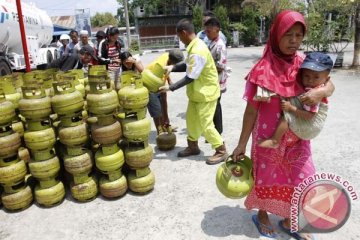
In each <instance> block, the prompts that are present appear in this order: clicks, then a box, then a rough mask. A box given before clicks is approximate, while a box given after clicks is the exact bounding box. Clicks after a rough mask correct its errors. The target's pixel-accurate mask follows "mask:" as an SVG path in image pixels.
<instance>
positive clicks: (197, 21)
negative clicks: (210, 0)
mask: <svg viewBox="0 0 360 240" xmlns="http://www.w3.org/2000/svg"><path fill="white" fill-rule="evenodd" d="M192 13H193V19H192V23H193V24H194V27H195V32H196V33H197V32H199V31H201V29H202V14H203V11H202V9H201V7H199V6H195V7H194V8H193V11H192Z"/></svg>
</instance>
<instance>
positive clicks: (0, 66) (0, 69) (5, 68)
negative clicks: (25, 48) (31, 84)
mask: <svg viewBox="0 0 360 240" xmlns="http://www.w3.org/2000/svg"><path fill="white" fill-rule="evenodd" d="M8 74H11V69H10V67H9V65H8V64H7V63H6V62H5V61H4V60H0V76H5V75H8Z"/></svg>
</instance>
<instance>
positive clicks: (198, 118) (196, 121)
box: [159, 19, 228, 164]
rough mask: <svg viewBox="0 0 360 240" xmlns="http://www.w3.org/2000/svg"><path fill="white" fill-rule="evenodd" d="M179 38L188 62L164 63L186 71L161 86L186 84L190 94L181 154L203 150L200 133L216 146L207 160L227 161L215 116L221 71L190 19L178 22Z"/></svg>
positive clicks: (166, 88)
mask: <svg viewBox="0 0 360 240" xmlns="http://www.w3.org/2000/svg"><path fill="white" fill-rule="evenodd" d="M176 33H177V36H178V37H179V39H180V40H181V41H182V42H183V43H184V44H185V45H186V46H187V47H186V51H187V52H188V56H187V58H186V60H185V63H179V64H176V65H171V66H167V67H165V68H166V70H167V73H170V72H185V71H186V76H185V77H184V78H183V79H181V80H179V81H177V82H176V83H174V84H170V85H166V86H163V87H160V88H159V90H160V91H161V92H166V91H169V90H171V91H175V90H177V89H179V88H181V87H183V86H185V85H186V93H187V96H188V98H189V102H188V107H187V111H186V126H187V132H188V137H187V141H188V147H187V148H185V149H184V150H183V151H180V152H179V153H178V157H187V156H191V155H198V154H200V149H199V146H198V139H199V138H200V136H201V135H203V136H204V137H205V139H206V140H207V141H208V142H209V143H210V144H211V146H212V148H213V149H215V154H214V155H213V156H211V157H209V158H208V159H207V160H206V163H207V164H217V163H220V162H222V161H224V160H225V159H226V158H227V156H228V154H227V152H226V148H225V144H224V141H223V139H222V137H221V136H220V134H219V133H218V131H217V130H216V129H215V126H214V122H213V118H214V113H215V108H216V104H217V100H218V98H219V97H220V86H219V80H218V73H217V70H216V66H215V63H214V60H213V58H212V55H211V53H210V51H209V49H208V47H207V46H206V44H205V43H204V42H203V41H201V40H200V39H199V38H197V37H196V34H195V30H194V25H193V24H192V23H191V22H190V21H189V20H187V19H182V20H180V21H179V22H178V23H177V25H176Z"/></svg>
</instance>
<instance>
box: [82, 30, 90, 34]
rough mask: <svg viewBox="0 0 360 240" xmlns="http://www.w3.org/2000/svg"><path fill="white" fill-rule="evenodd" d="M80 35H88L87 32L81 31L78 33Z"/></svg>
mask: <svg viewBox="0 0 360 240" xmlns="http://www.w3.org/2000/svg"><path fill="white" fill-rule="evenodd" d="M80 35H89V33H88V31H86V30H81V31H80Z"/></svg>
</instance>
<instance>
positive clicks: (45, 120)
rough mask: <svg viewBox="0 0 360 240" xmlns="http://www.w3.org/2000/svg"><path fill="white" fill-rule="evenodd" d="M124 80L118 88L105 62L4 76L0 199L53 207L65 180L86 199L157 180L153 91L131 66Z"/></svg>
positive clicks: (15, 205) (14, 206) (0, 86)
mask: <svg viewBox="0 0 360 240" xmlns="http://www.w3.org/2000/svg"><path fill="white" fill-rule="evenodd" d="M121 82H122V88H121V89H120V90H119V92H118V93H116V92H115V90H113V89H112V87H111V82H110V79H109V78H108V75H107V71H106V68H104V66H92V67H91V68H89V74H88V76H85V75H84V72H83V71H82V70H71V71H68V72H60V71H58V70H56V69H48V70H43V71H40V70H36V71H32V72H29V73H25V74H13V75H7V76H4V77H0V192H1V201H0V204H1V203H2V204H3V206H4V207H5V208H6V209H7V210H10V211H13V210H21V209H25V208H27V207H29V206H30V205H31V203H32V201H33V199H35V200H36V202H37V203H38V204H39V205H41V206H45V207H52V206H55V205H57V204H59V203H61V201H62V200H63V199H64V198H65V185H66V188H69V190H70V191H69V192H70V193H71V196H72V198H74V199H75V200H77V201H80V202H85V201H90V200H92V199H94V198H96V196H97V194H98V192H100V193H101V195H103V196H104V197H106V198H118V197H121V196H123V195H124V194H125V193H126V192H127V190H128V189H130V190H131V191H132V192H135V193H139V194H145V193H148V192H150V191H151V190H152V189H153V188H154V185H155V177H154V174H153V172H152V171H151V170H150V168H149V165H150V163H151V161H152V159H153V149H152V147H151V146H150V145H149V134H150V125H151V124H150V120H149V119H148V118H146V111H147V109H146V107H147V104H148V102H149V91H148V89H147V88H146V87H144V85H143V82H142V79H141V75H139V74H137V73H135V72H132V71H130V72H124V73H123V74H122V76H121ZM24 129H26V130H24ZM28 170H29V172H28ZM29 173H30V174H29ZM63 182H64V183H66V184H65V185H64V184H63Z"/></svg>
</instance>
